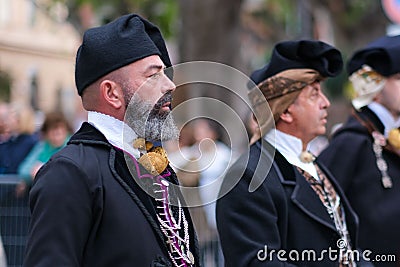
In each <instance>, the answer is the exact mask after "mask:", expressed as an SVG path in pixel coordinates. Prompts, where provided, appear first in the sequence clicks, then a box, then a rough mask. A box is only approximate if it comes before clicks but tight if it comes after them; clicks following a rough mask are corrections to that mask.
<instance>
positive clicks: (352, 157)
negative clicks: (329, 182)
mask: <svg viewBox="0 0 400 267" xmlns="http://www.w3.org/2000/svg"><path fill="white" fill-rule="evenodd" d="M398 59H400V36H383V37H381V38H378V39H376V40H374V41H372V42H371V43H369V44H367V45H366V46H365V47H364V48H361V49H360V50H357V51H355V52H354V53H353V55H352V56H351V58H350V59H349V61H348V62H347V71H348V75H349V80H350V81H351V84H352V85H353V88H354V90H355V93H356V94H355V97H354V98H353V99H352V106H353V109H352V114H351V115H350V116H349V118H348V119H347V121H346V122H345V123H344V124H343V125H341V126H340V127H339V128H335V131H334V133H333V136H332V138H331V140H330V144H329V146H328V147H327V148H326V149H325V150H324V151H322V152H321V154H320V156H319V160H320V161H321V162H323V163H324V164H325V165H326V166H327V167H328V168H329V169H330V171H331V172H332V173H333V174H334V176H335V177H336V178H337V180H338V181H339V183H340V185H341V187H342V188H343V190H344V192H345V194H346V195H347V197H348V199H349V201H350V204H351V206H352V207H353V209H354V210H355V212H356V213H357V215H358V217H359V220H360V231H359V244H360V247H361V248H363V249H368V250H369V251H370V252H371V257H370V258H371V259H374V258H375V257H380V256H381V255H385V256H386V255H395V257H396V258H395V260H392V261H390V262H389V261H387V262H384V261H381V262H379V261H375V262H374V265H375V266H385V267H389V266H393V267H394V266H396V267H397V266H400V241H399V240H400V232H399V231H397V230H398V229H399V228H400V221H399V220H398V218H399V217H400V205H399V202H400V179H399V176H400V135H399V134H398V133H399V132H400V131H399V127H400V64H399V62H398ZM390 133H392V135H391V134H390ZM391 137H392V138H391Z"/></svg>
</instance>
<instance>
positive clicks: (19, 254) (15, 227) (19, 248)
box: [0, 175, 30, 267]
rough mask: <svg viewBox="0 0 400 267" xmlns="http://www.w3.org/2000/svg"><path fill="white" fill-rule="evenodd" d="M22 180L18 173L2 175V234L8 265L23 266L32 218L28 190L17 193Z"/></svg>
mask: <svg viewBox="0 0 400 267" xmlns="http://www.w3.org/2000/svg"><path fill="white" fill-rule="evenodd" d="M20 181H21V178H20V177H19V176H18V175H0V234H1V238H2V241H3V246H4V251H5V254H6V258H7V266H8V267H17V266H22V261H23V256H24V250H25V243H26V239H27V234H28V227H29V220H30V213H29V208H28V190H26V191H25V193H24V194H22V195H21V196H17V195H16V187H17V185H18V184H19V183H20Z"/></svg>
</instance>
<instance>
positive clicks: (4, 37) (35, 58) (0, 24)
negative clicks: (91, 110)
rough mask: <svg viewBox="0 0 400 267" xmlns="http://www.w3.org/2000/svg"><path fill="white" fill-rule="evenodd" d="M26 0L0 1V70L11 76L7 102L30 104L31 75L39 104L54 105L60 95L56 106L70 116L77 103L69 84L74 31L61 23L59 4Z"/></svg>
mask: <svg viewBox="0 0 400 267" xmlns="http://www.w3.org/2000/svg"><path fill="white" fill-rule="evenodd" d="M32 2H34V1H30V0H0V70H1V71H4V72H6V73H8V74H9V75H10V76H11V79H12V84H11V102H18V103H24V104H29V103H30V98H31V85H30V84H31V78H32V76H33V75H36V77H37V84H38V91H39V92H38V105H39V108H40V109H41V110H42V111H45V112H46V111H50V110H53V109H55V108H59V107H58V106H57V103H58V100H57V96H58V95H61V102H62V103H63V106H62V107H61V108H62V109H63V111H64V112H65V113H67V114H66V115H68V116H73V115H74V113H76V112H77V111H76V109H77V106H79V104H80V103H79V102H80V99H79V97H78V96H77V93H76V89H75V84H74V64H75V63H74V58H75V53H76V49H77V47H78V45H79V43H80V36H79V34H78V33H77V32H76V31H75V30H74V28H73V27H72V26H71V25H69V24H68V23H66V22H65V17H66V13H65V12H66V11H65V10H66V9H64V8H63V7H62V6H61V5H59V6H56V7H54V8H52V9H46V6H47V5H46V3H47V2H49V1H47V0H39V1H38V0H37V1H35V2H36V3H37V5H35V4H33V3H32ZM58 90H62V93H57V91H58Z"/></svg>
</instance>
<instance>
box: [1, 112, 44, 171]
mask: <svg viewBox="0 0 400 267" xmlns="http://www.w3.org/2000/svg"><path fill="white" fill-rule="evenodd" d="M0 117H1V123H0V134H1V137H0V174H16V173H17V172H18V166H19V165H20V164H21V162H22V161H23V160H24V159H25V157H26V156H27V155H28V153H29V152H30V151H31V149H32V148H33V146H34V145H35V144H36V143H37V142H38V136H37V135H36V134H34V130H35V125H34V112H33V110H32V109H31V108H30V107H27V106H21V105H9V104H2V105H1V107H0Z"/></svg>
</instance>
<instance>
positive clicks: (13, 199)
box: [0, 175, 223, 267]
mask: <svg viewBox="0 0 400 267" xmlns="http://www.w3.org/2000/svg"><path fill="white" fill-rule="evenodd" d="M20 181H21V178H20V177H19V176H18V175H0V234H1V239H2V241H3V246H4V251H5V255H6V258H7V266H8V267H20V266H22V263H23V257H24V251H25V245H26V240H27V234H28V227H29V220H30V211H29V207H28V199H29V190H28V188H27V190H26V191H25V193H24V194H22V195H21V196H17V194H16V187H17V185H18V184H19V183H20ZM201 209H202V208H194V209H191V213H192V216H193V220H194V221H195V224H196V230H197V235H198V237H199V241H200V254H201V261H202V263H203V266H205V267H221V266H223V256H222V252H221V248H220V247H219V241H218V238H216V237H215V236H214V237H211V236H213V235H211V236H210V233H209V229H206V228H205V227H204V223H201V222H200V223H199V221H198V217H199V216H198V213H199V211H201ZM215 238H216V239H215ZM0 245H1V244H0ZM0 250H1V248H0ZM0 255H1V253H0Z"/></svg>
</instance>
